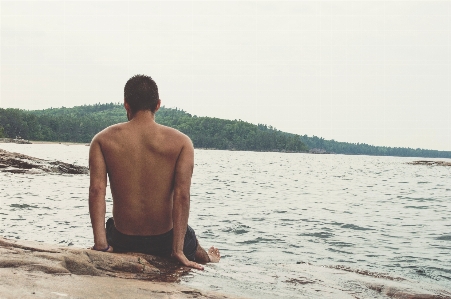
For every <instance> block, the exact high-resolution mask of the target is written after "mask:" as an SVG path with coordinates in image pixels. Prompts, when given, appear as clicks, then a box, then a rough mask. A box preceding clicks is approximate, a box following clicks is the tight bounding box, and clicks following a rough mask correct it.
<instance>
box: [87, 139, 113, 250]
mask: <svg viewBox="0 0 451 299" xmlns="http://www.w3.org/2000/svg"><path fill="white" fill-rule="evenodd" d="M96 137H97V136H96ZM96 137H94V139H93V140H92V142H91V146H90V148H89V180H90V184H89V215H90V216H91V225H92V231H93V233H94V246H93V247H92V249H94V250H100V251H108V252H112V251H113V248H112V247H110V246H109V245H108V242H107V239H106V231H105V212H106V203H105V194H106V186H107V171H106V164H105V159H104V157H103V153H102V149H101V147H100V144H99V142H98V140H97V138H96ZM105 249H106V250H105Z"/></svg>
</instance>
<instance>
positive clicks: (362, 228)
mask: <svg viewBox="0 0 451 299" xmlns="http://www.w3.org/2000/svg"><path fill="white" fill-rule="evenodd" d="M341 227H342V228H350V229H353V230H374V229H372V228H366V227H361V226H358V225H355V224H345V225H342V226H341Z"/></svg>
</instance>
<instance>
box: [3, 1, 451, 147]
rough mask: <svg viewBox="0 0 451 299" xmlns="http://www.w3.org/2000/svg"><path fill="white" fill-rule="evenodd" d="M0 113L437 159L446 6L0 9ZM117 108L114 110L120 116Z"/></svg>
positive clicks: (68, 4)
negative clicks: (99, 111)
mask: <svg viewBox="0 0 451 299" xmlns="http://www.w3.org/2000/svg"><path fill="white" fill-rule="evenodd" d="M0 11H1V12H0V17H1V22H0V26H1V74H0V76H1V77H0V83H1V84H0V96H1V97H0V108H21V109H27V110H35V109H45V108H50V107H62V106H64V107H73V106H78V105H84V104H95V103H110V102H114V103H117V102H123V88H124V85H125V83H126V81H127V80H128V79H129V78H130V77H131V76H133V75H135V74H146V75H149V76H151V77H152V78H153V79H154V80H155V81H156V83H157V85H158V87H159V92H160V99H161V100H162V105H164V106H166V107H170V108H175V107H177V108H179V109H183V110H185V111H187V112H189V113H191V114H193V115H198V116H210V117H218V118H223V119H232V120H233V119H241V120H244V121H247V122H251V123H254V124H258V123H262V124H267V125H271V126H273V127H275V128H277V129H279V130H281V131H286V132H290V133H296V134H300V135H304V134H306V135H308V136H312V135H315V136H319V137H323V138H325V139H334V140H336V141H345V142H355V143H357V142H360V143H367V144H372V145H380V146H391V147H411V148H426V149H436V150H447V151H451V89H450V80H451V79H450V63H451V62H450V55H451V49H450V34H451V15H450V12H451V1H436V2H434V1H415V2H414V1H208V2H207V1H132V0H130V1H100V0H99V1H62V0H60V1H3V0H2V1H1V2H0ZM124 113H125V112H124Z"/></svg>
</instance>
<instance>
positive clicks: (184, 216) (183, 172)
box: [172, 136, 203, 270]
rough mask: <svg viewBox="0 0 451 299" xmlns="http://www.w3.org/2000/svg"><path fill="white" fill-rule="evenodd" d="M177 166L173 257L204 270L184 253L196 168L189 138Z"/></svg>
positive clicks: (173, 208) (173, 216)
mask: <svg viewBox="0 0 451 299" xmlns="http://www.w3.org/2000/svg"><path fill="white" fill-rule="evenodd" d="M184 138H186V141H185V143H184V146H183V148H182V150H181V152H180V155H179V157H178V159H177V162H176V165H175V176H174V195H173V207H172V221H173V228H174V230H173V231H174V237H173V243H172V256H173V257H174V258H175V259H177V260H178V261H179V262H181V263H182V264H183V265H185V266H188V267H193V268H196V269H201V270H203V266H202V265H200V264H198V263H195V262H192V261H189V260H188V259H187V258H186V256H185V254H184V253H183V245H184V240H185V234H186V228H187V226H188V218H189V206H190V187H191V176H192V174H193V168H194V147H193V144H192V142H191V140H189V138H188V137H186V136H184Z"/></svg>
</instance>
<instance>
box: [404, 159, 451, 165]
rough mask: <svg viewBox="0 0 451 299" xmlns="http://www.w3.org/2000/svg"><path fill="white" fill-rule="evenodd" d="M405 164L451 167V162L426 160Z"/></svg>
mask: <svg viewBox="0 0 451 299" xmlns="http://www.w3.org/2000/svg"><path fill="white" fill-rule="evenodd" d="M407 164H411V165H426V166H451V162H445V161H427V160H422V161H413V162H407Z"/></svg>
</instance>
